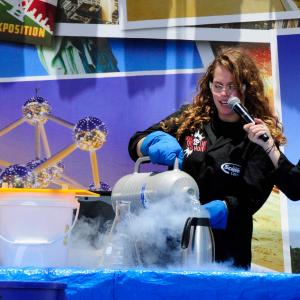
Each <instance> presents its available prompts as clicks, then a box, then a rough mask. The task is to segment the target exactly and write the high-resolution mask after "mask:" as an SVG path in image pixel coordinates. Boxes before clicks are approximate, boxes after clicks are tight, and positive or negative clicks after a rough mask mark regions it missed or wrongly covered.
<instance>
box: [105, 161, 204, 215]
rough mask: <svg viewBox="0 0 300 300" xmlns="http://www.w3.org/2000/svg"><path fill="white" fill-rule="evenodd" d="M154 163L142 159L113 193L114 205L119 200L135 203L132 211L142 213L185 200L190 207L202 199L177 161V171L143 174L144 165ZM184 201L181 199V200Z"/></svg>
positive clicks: (132, 204) (117, 184) (175, 166)
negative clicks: (163, 203)
mask: <svg viewBox="0 0 300 300" xmlns="http://www.w3.org/2000/svg"><path fill="white" fill-rule="evenodd" d="M148 161H150V159H149V157H141V158H139V159H138V160H137V161H136V163H135V166H134V172H133V173H132V174H129V175H126V176H124V177H122V178H121V179H119V180H118V181H117V182H116V184H115V185H114V187H113V189H112V195H111V199H112V205H113V207H114V208H115V203H116V201H118V200H125V201H130V202H131V206H130V207H131V211H132V212H138V211H139V210H140V209H142V208H147V207H148V206H149V205H151V204H153V203H157V202H159V201H163V200H165V199H172V198H175V197H176V198H177V199H182V201H184V202H186V203H187V205H190V204H191V203H192V201H194V200H195V199H196V200H198V199H199V189H198V185H197V183H196V182H195V180H194V179H193V178H192V177H191V176H190V175H189V174H187V173H185V172H183V171H181V170H180V169H179V168H178V161H177V159H176V160H175V164H174V169H173V170H168V171H165V172H160V173H155V172H147V173H140V165H141V164H142V163H143V162H148ZM179 197H180V198H179Z"/></svg>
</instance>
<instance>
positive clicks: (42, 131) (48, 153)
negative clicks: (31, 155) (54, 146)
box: [40, 124, 51, 158]
mask: <svg viewBox="0 0 300 300" xmlns="http://www.w3.org/2000/svg"><path fill="white" fill-rule="evenodd" d="M40 134H41V139H42V143H43V146H44V150H45V153H46V157H47V158H49V157H50V156H51V151H50V147H49V143H48V139H47V135H46V130H45V127H44V124H41V125H40Z"/></svg>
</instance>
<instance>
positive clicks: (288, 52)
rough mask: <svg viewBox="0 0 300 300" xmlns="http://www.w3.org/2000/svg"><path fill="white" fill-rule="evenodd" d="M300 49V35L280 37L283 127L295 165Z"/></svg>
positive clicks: (299, 106) (287, 148)
mask: <svg viewBox="0 0 300 300" xmlns="http://www.w3.org/2000/svg"><path fill="white" fill-rule="evenodd" d="M299 49H300V35H284V36H278V61H279V74H280V94H281V110H282V120H283V126H284V130H285V134H286V136H287V139H288V143H287V145H286V147H285V152H286V154H287V156H288V157H289V159H290V160H292V161H293V162H294V163H296V162H297V161H298V160H299V130H298V127H299V118H300V102H299V82H300V60H299ZM295 124H298V126H297V125H295Z"/></svg>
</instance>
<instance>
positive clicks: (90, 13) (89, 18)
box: [56, 0, 119, 25]
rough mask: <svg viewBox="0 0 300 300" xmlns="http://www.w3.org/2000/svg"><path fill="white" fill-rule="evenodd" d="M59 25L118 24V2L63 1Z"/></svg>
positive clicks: (60, 6) (108, 0)
mask: <svg viewBox="0 0 300 300" xmlns="http://www.w3.org/2000/svg"><path fill="white" fill-rule="evenodd" d="M56 22H57V23H80V24H104V25H105V24H110V25H111V24H118V23H119V13H118V0H92V1H90V0H61V1H58V6H57V18H56Z"/></svg>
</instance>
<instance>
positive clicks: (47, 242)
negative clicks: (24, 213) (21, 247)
mask: <svg viewBox="0 0 300 300" xmlns="http://www.w3.org/2000/svg"><path fill="white" fill-rule="evenodd" d="M79 206H80V204H79V202H77V203H76V208H75V209H76V214H75V218H74V220H73V224H72V226H71V227H70V228H69V229H68V231H67V232H64V233H63V234H60V235H58V236H57V237H55V238H54V239H52V240H50V241H42V242H37V243H32V242H31V243H30V242H26V241H24V242H22V241H20V242H19V241H17V242H16V241H11V240H9V239H7V238H5V237H4V236H3V235H1V234H0V239H1V240H3V241H5V242H7V243H10V244H31V245H49V244H53V243H55V242H57V241H59V240H62V239H64V238H65V237H66V236H67V235H69V234H70V233H71V231H72V230H73V228H74V226H75V224H76V222H77V219H78V215H79Z"/></svg>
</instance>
